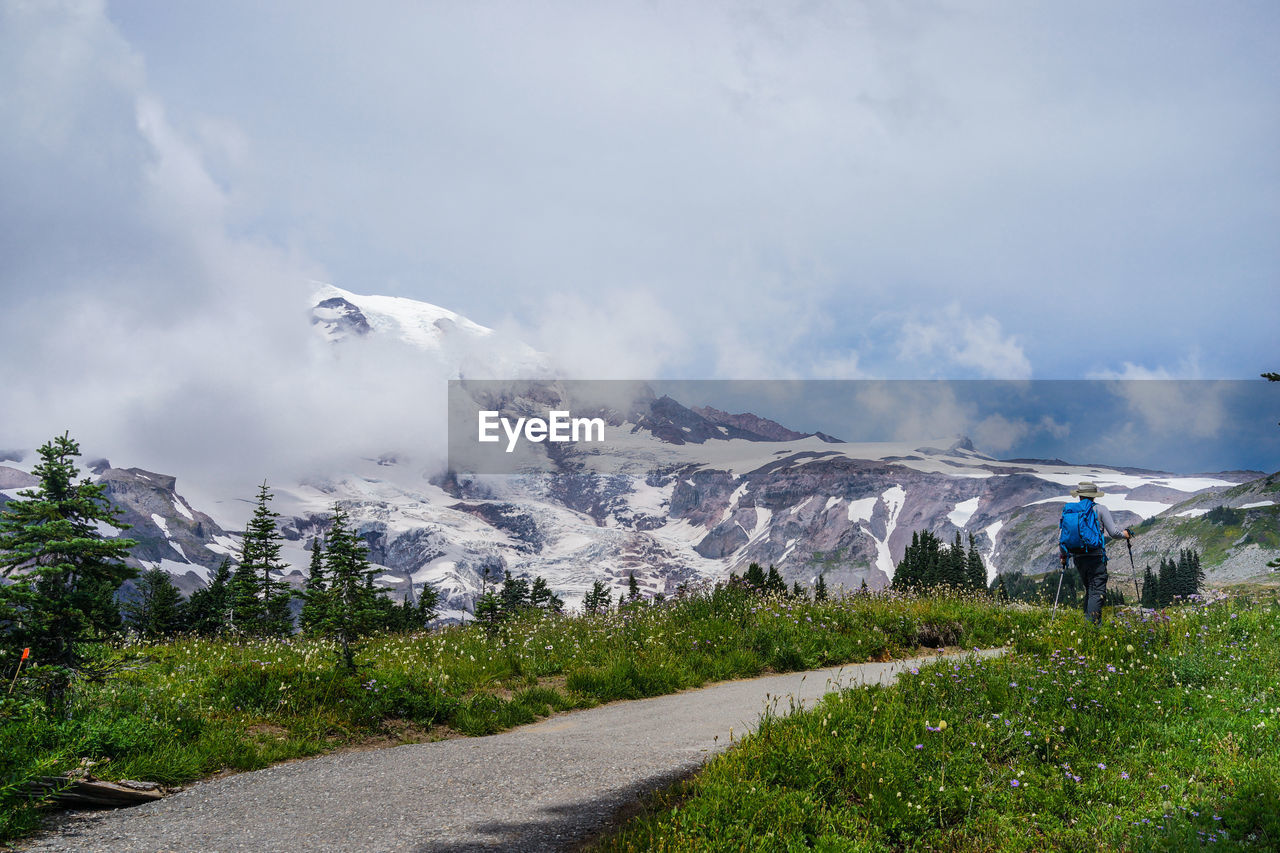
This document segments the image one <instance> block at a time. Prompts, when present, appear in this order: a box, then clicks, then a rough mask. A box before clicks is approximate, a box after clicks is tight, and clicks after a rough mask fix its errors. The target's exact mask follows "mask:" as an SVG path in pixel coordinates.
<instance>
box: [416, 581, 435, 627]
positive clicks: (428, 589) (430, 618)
mask: <svg viewBox="0 0 1280 853" xmlns="http://www.w3.org/2000/svg"><path fill="white" fill-rule="evenodd" d="M409 592H410V593H412V592H413V584H412V582H411V583H410V584H409ZM439 606H440V590H438V589H436V588H435V587H434V586H432V585H431V584H429V583H426V582H425V581H424V582H423V584H422V589H420V590H418V603H417V604H415V605H414V622H413V629H412V630H414V631H419V630H422V629H423V628H426V627H427V626H428V625H430V624H431V623H432V622H434V621H435V619H436V616H438V615H439V614H438V613H437V612H436V608H438V607H439Z"/></svg>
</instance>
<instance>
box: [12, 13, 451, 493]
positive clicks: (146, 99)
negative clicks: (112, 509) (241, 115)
mask: <svg viewBox="0 0 1280 853" xmlns="http://www.w3.org/2000/svg"><path fill="white" fill-rule="evenodd" d="M0 14H3V15H5V16H6V20H5V22H4V26H2V27H0V32H4V33H5V36H4V38H5V40H6V44H5V45H4V48H5V49H0V54H4V55H5V56H6V57H7V58H6V59H5V60H0V62H4V67H3V76H2V77H0V80H2V81H3V83H2V84H0V88H3V90H4V91H6V92H14V93H19V94H18V96H17V97H8V98H0V124H3V125H4V126H5V127H6V128H8V129H9V132H7V133H6V134H5V138H6V142H5V143H4V144H5V149H4V153H5V156H4V157H3V159H0V169H2V170H3V171H2V172H0V175H2V179H0V183H3V184H4V185H5V186H6V187H14V188H15V192H12V193H10V192H6V193H4V194H2V195H0V234H6V235H8V236H9V240H7V241H6V249H12V250H13V252H12V255H11V257H12V258H13V261H14V263H13V264H12V265H7V268H6V270H5V272H4V273H3V274H2V276H3V277H2V279H0V282H2V284H3V288H4V299H5V302H6V305H7V307H10V308H12V309H13V310H6V311H5V312H3V315H0V355H2V356H3V360H4V363H5V364H7V365H9V366H10V367H9V369H8V371H7V374H6V383H5V385H6V387H5V405H4V406H3V407H2V408H0V435H3V436H4V443H5V444H6V445H20V446H26V447H28V448H33V447H35V446H36V445H38V444H40V443H43V442H44V441H46V440H47V439H48V438H50V437H51V436H53V435H56V434H61V433H62V432H63V431H64V430H69V431H70V432H71V433H72V435H73V437H76V438H78V439H80V440H81V442H82V446H84V447H85V449H86V452H87V453H89V454H102V455H109V456H110V457H112V459H113V461H115V462H117V464H126V465H140V466H145V467H152V468H156V469H159V470H163V471H166V472H170V473H179V474H182V475H187V476H195V477H198V478H200V479H201V480H202V481H203V482H205V483H206V484H209V483H213V484H217V483H221V484H223V485H224V486H229V487H231V488H240V489H247V488H249V487H250V485H251V484H252V483H253V482H256V481H260V480H261V479H262V478H263V477H264V476H266V477H269V478H271V479H273V480H275V479H281V480H284V479H290V478H292V477H296V476H299V475H300V474H301V473H304V472H306V471H308V470H311V469H313V468H314V467H315V466H317V465H319V464H320V463H322V462H328V461H330V460H332V459H333V458H343V457H344V456H346V457H349V456H353V455H368V454H373V455H377V454H378V453H380V452H383V451H386V450H402V451H405V450H407V451H410V452H415V451H416V452H417V453H419V454H420V455H421V456H431V455H433V454H435V455H438V456H439V457H440V458H443V453H444V441H443V437H442V436H443V428H444V417H443V403H444V393H443V388H444V381H445V379H446V378H447V372H446V369H445V368H444V367H443V366H441V365H438V364H435V363H432V362H431V361H430V360H429V359H423V358H422V357H421V354H415V353H414V352H412V351H410V350H407V349H404V348H400V349H396V347H395V345H381V344H377V343H367V342H363V341H361V342H356V343H354V344H352V345H351V346H348V347H340V348H335V347H331V346H327V345H324V344H323V343H322V342H320V341H318V340H317V338H316V336H315V335H314V333H313V332H312V330H311V328H310V326H309V320H308V315H307V308H308V307H309V304H310V303H309V301H308V300H309V297H310V295H311V292H312V291H313V289H314V287H313V285H311V284H310V279H312V278H316V277H320V276H322V274H323V270H322V269H321V268H320V267H319V265H317V264H316V263H315V262H314V261H313V260H311V259H309V258H307V257H305V256H303V255H301V254H299V253H298V252H296V251H293V250H291V249H290V248H287V247H283V246H280V245H276V244H273V243H271V242H270V241H266V240H262V239H260V238H256V237H251V236H246V235H243V234H239V233H236V229H235V228H234V227H232V225H231V224H230V222H229V217H230V210H231V208H232V207H233V201H232V197H231V192H232V190H229V189H228V188H227V187H225V186H223V185H222V184H221V183H220V182H219V181H218V180H215V179H214V178H213V177H212V175H211V173H210V171H209V168H208V167H207V160H206V152H205V150H204V149H203V148H202V144H204V143H202V142H201V141H199V140H196V139H194V138H193V137H192V136H190V135H188V134H185V133H183V132H182V131H180V130H179V129H178V128H176V127H175V126H174V125H173V124H172V123H171V122H170V120H169V118H168V116H167V112H166V109H165V108H164V105H163V104H162V103H161V101H160V100H159V99H158V98H157V97H156V95H155V94H154V93H153V92H152V91H151V89H150V88H149V86H148V84H147V80H146V78H145V75H143V74H142V72H141V64H140V62H139V60H138V58H137V56H136V55H135V54H134V53H133V52H132V51H131V50H130V49H129V48H128V46H127V45H126V44H125V43H124V42H123V40H122V39H120V38H119V35H118V33H117V32H116V31H115V29H114V27H113V26H112V25H111V23H110V22H109V21H108V20H107V19H106V18H105V15H104V14H103V10H102V8H101V6H100V5H96V4H64V5H61V6H51V5H46V4H7V5H6V6H5V7H4V10H3V12H0ZM9 49H12V50H9ZM206 131H207V132H206V133H205V139H206V141H207V140H209V139H212V140H213V143H212V144H214V145H215V146H217V147H219V149H220V150H221V151H222V153H223V154H224V155H227V159H226V162H227V163H229V164H233V161H234V160H235V159H236V158H237V157H239V156H241V153H238V152H237V151H236V148H237V146H238V145H240V143H239V142H238V141H237V139H238V137H239V134H238V132H237V130H236V129H235V128H234V127H231V126H229V125H225V124H219V123H217V122H215V123H213V124H212V125H209V126H207V127H206ZM67 174H72V175H75V176H77V177H78V178H81V179H82V183H80V184H79V185H77V186H76V187H75V192H67V190H66V188H65V187H64V186H62V185H61V183H60V181H61V178H62V176H64V175H67ZM15 234H18V235H22V237H23V239H22V240H21V241H18V240H17V239H16V238H14V236H13V235H15ZM0 239H2V238H0ZM19 242H20V245H18V243H19ZM415 355H416V357H415ZM437 392H438V393H437ZM437 398H438V399H437ZM190 484H191V483H190V481H188V485H190Z"/></svg>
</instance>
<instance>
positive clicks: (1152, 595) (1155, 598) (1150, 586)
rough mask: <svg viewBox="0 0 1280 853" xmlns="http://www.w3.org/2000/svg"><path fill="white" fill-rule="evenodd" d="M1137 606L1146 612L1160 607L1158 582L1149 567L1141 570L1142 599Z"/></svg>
mask: <svg viewBox="0 0 1280 853" xmlns="http://www.w3.org/2000/svg"><path fill="white" fill-rule="evenodd" d="M1139 604H1140V605H1141V606H1142V607H1145V608H1146V609H1148V610H1155V609H1157V608H1159V607H1160V580H1159V578H1157V577H1156V575H1155V573H1154V572H1152V571H1151V567H1150V566H1147V567H1146V568H1145V569H1143V570H1142V598H1141V600H1140V601H1139Z"/></svg>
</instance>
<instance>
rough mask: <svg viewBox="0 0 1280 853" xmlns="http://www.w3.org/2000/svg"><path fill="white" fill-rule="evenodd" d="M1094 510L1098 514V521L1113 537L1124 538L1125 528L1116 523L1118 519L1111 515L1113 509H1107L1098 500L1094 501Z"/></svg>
mask: <svg viewBox="0 0 1280 853" xmlns="http://www.w3.org/2000/svg"><path fill="white" fill-rule="evenodd" d="M1093 512H1094V514H1095V515H1097V516H1098V523H1099V524H1101V525H1102V529H1103V530H1104V531H1106V534H1107V535H1108V536H1110V537H1111V538H1112V539H1123V538H1124V528H1123V527H1121V526H1119V525H1118V524H1116V520H1115V519H1114V518H1112V517H1111V510H1109V509H1107V508H1106V507H1105V506H1103V505H1102V504H1100V503H1098V502H1097V501H1093Z"/></svg>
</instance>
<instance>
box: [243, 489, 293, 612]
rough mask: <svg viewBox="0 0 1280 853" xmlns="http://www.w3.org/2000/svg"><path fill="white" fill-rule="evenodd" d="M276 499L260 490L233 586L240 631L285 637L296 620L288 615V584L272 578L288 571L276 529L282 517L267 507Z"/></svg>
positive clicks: (245, 534) (281, 538)
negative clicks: (273, 575) (283, 560)
mask: <svg viewBox="0 0 1280 853" xmlns="http://www.w3.org/2000/svg"><path fill="white" fill-rule="evenodd" d="M274 497H275V496H274V495H273V494H272V493H271V490H270V489H269V488H268V487H267V484H266V483H265V482H264V483H263V484H262V485H261V486H259V487H258V497H257V503H256V505H255V506H254V510H253V516H252V517H251V518H250V519H249V523H248V525H247V526H246V527H245V531H244V538H243V540H242V543H241V553H240V567H239V568H238V569H237V570H236V579H235V583H233V586H236V604H237V606H238V608H239V610H240V612H239V613H238V614H237V618H238V620H239V625H240V627H241V630H243V631H245V632H247V633H252V634H259V635H262V636H277V637H282V636H285V635H286V634H289V633H292V631H293V616H292V614H291V613H290V611H289V601H290V600H291V599H292V598H293V594H292V592H291V591H290V590H289V585H288V584H286V583H284V582H283V581H279V580H276V579H275V578H272V577H271V575H272V573H273V572H274V573H277V574H281V573H283V572H284V570H285V569H287V568H288V565H287V564H285V563H283V562H281V560H280V553H281V551H282V550H283V543H284V536H282V535H281V534H280V530H279V528H278V526H277V520H278V519H279V518H280V513H278V512H275V511H273V510H272V509H271V508H270V507H269V506H268V503H270V502H271V501H272V500H273V499H274ZM251 599H256V602H255V601H253V600H251Z"/></svg>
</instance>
